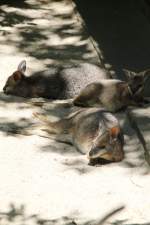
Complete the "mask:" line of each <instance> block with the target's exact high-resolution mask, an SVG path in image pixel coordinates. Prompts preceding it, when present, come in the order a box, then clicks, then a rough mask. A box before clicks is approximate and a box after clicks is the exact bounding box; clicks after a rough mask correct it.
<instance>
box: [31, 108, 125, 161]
mask: <svg viewBox="0 0 150 225" xmlns="http://www.w3.org/2000/svg"><path fill="white" fill-rule="evenodd" d="M34 116H36V117H38V118H39V119H40V120H42V121H43V122H44V124H45V125H46V126H47V129H46V131H47V132H48V133H50V134H51V135H52V134H54V135H55V136H56V139H57V140H62V141H63V142H65V141H66V142H70V143H72V144H73V145H74V146H75V147H76V148H77V149H78V150H79V151H80V152H81V153H83V154H87V157H88V158H89V160H90V162H91V163H92V162H93V161H94V160H95V159H104V160H107V161H109V162H118V161H121V160H122V159H123V157H124V153H123V144H124V139H123V134H122V131H121V128H120V125H119V122H118V120H117V119H116V117H114V116H113V115H112V114H111V113H109V112H106V111H104V110H103V109H100V108H79V109H77V110H76V111H75V112H73V113H71V114H70V115H69V116H67V117H64V118H62V119H60V120H58V121H56V122H50V121H49V120H48V119H47V118H46V117H45V116H44V115H42V114H38V113H35V114H34Z"/></svg>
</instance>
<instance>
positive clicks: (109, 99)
mask: <svg viewBox="0 0 150 225" xmlns="http://www.w3.org/2000/svg"><path fill="white" fill-rule="evenodd" d="M73 104H74V105H76V106H83V107H84V106H85V107H86V106H92V107H93V106H96V107H98V106H103V107H105V108H106V109H107V110H109V111H110V112H116V111H118V110H120V109H122V108H123V107H126V106H128V105H136V104H137V103H136V102H135V101H134V99H133V96H132V92H131V90H130V87H129V85H128V84H127V83H126V82H124V81H121V80H115V79H113V80H110V79H107V80H101V82H97V83H91V84H89V85H87V86H86V87H85V88H84V89H83V90H82V91H81V92H80V94H79V95H78V96H76V97H75V99H74V100H73Z"/></svg>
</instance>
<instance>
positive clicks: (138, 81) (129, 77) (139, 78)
mask: <svg viewBox="0 0 150 225" xmlns="http://www.w3.org/2000/svg"><path fill="white" fill-rule="evenodd" d="M123 71H124V74H125V77H126V81H127V83H128V85H129V87H130V90H131V92H132V96H133V99H134V100H135V101H136V102H141V103H149V101H148V100H147V99H146V98H145V97H144V86H145V83H146V81H147V79H148V78H150V69H147V70H144V71H141V72H138V73H137V72H133V71H130V70H127V69H123Z"/></svg>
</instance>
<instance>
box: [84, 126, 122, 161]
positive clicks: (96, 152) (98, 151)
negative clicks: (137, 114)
mask: <svg viewBox="0 0 150 225" xmlns="http://www.w3.org/2000/svg"><path fill="white" fill-rule="evenodd" d="M123 144H124V139H123V134H122V132H121V129H120V127H119V126H116V127H112V128H110V129H109V130H107V131H106V132H105V133H103V134H102V135H101V137H99V139H98V143H97V144H96V146H95V145H94V146H93V148H92V149H91V151H90V152H89V155H88V158H89V159H90V160H91V161H93V160H94V159H104V160H106V161H109V162H119V161H121V160H122V159H123V157H124V153H123Z"/></svg>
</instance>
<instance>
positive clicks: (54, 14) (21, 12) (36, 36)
mask: <svg viewBox="0 0 150 225" xmlns="http://www.w3.org/2000/svg"><path fill="white" fill-rule="evenodd" d="M53 2H56V1H51V2H47V1H42V0H41V1H38V3H37V2H34V1H33V2H26V1H19V2H17V1H13V2H12V1H9V0H8V1H5V0H3V1H1V3H0V21H1V29H0V32H1V34H2V36H3V38H2V42H1V45H8V46H15V48H16V50H17V52H20V53H22V52H23V53H25V54H26V55H28V56H30V57H33V58H35V59H37V60H45V59H49V60H50V59H51V60H53V61H55V62H56V63H57V64H58V63H67V64H69V62H70V63H71V62H72V61H76V60H79V61H87V60H88V61H91V62H93V63H94V62H95V63H97V60H96V57H95V56H93V52H92V50H91V49H90V48H89V43H88V34H87V33H86V32H85V30H84V29H83V26H82V25H81V24H80V22H78V23H75V14H74V11H71V10H70V12H65V13H64V12H63V10H62V12H61V11H60V13H58V9H57V8H56V9H55V8H54V7H51V5H53ZM58 2H61V1H58ZM50 4H51V5H50ZM62 7H63V4H62ZM38 10H39V11H38ZM73 10H74V9H73ZM34 11H35V15H34ZM38 12H39V14H38ZM55 21H56V22H55ZM40 23H42V24H40ZM5 27H10V28H12V27H14V28H15V31H13V29H9V31H8V30H7V31H6V29H5Z"/></svg>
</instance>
